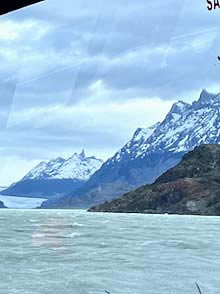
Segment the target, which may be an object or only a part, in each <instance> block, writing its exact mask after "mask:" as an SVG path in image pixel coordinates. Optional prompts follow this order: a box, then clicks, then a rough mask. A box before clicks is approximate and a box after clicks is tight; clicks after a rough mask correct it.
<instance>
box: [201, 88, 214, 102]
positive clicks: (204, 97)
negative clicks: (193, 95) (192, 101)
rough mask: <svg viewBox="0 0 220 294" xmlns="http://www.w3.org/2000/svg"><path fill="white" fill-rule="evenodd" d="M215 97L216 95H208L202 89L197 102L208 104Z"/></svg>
mask: <svg viewBox="0 0 220 294" xmlns="http://www.w3.org/2000/svg"><path fill="white" fill-rule="evenodd" d="M217 96H218V94H213V93H209V92H208V91H207V90H206V89H203V90H202V93H201V94H200V97H199V102H201V103H209V102H210V101H212V100H213V99H214V98H215V97H217Z"/></svg>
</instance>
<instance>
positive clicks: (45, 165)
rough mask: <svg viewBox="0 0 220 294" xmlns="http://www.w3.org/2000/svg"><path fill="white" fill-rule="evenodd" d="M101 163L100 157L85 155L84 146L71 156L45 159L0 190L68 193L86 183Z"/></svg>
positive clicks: (46, 194) (29, 194) (38, 194)
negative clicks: (18, 179) (19, 178)
mask: <svg viewBox="0 0 220 294" xmlns="http://www.w3.org/2000/svg"><path fill="white" fill-rule="evenodd" d="M102 164H103V161H102V160H101V159H97V158H95V157H94V156H92V157H86V155H85V152H84V150H83V151H82V153H80V154H77V153H74V154H73V156H71V157H70V158H68V159H63V158H61V157H58V158H56V159H53V160H50V161H48V162H45V161H42V162H41V163H39V164H38V165H37V166H36V167H35V168H33V169H32V170H31V171H30V172H29V173H28V174H27V175H26V176H25V177H24V178H22V179H21V180H20V181H18V182H16V183H14V184H12V185H11V186H10V187H8V188H7V189H5V190H3V191H1V194H3V195H15V196H26V197H45V198H51V197H56V196H60V195H65V194H66V193H70V192H72V191H74V190H75V189H78V188H79V187H81V186H82V185H83V184H85V182H86V181H88V179H89V178H90V177H91V175H92V174H93V173H94V172H95V171H96V170H98V169H99V168H100V167H101V165H102Z"/></svg>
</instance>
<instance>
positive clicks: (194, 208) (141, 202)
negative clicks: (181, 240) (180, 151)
mask: <svg viewBox="0 0 220 294" xmlns="http://www.w3.org/2000/svg"><path fill="white" fill-rule="evenodd" d="M219 175H220V145H215V144H212V145H211V144H207V145H203V144H202V145H200V146H198V147H195V149H194V150H193V151H190V152H189V153H187V154H185V155H184V156H183V158H182V161H181V162H180V163H179V164H178V165H177V166H175V167H173V168H171V169H169V170H168V171H166V172H165V173H164V174H163V175H161V176H160V177H159V178H158V179H157V180H156V181H155V182H154V183H153V184H151V185H149V184H148V185H144V186H142V187H141V188H138V189H137V190H135V191H132V192H129V193H127V194H125V195H124V196H122V197H121V198H119V199H115V200H112V201H111V202H107V201H106V202H105V203H104V204H101V205H98V206H95V207H92V208H90V209H89V211H92V212H94V211H96V212H97V211H98V212H124V213H148V214H149V213H153V214H157V213H162V214H164V213H169V214H184V215H185V214H190V215H220V177H219Z"/></svg>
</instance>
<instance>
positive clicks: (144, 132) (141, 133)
mask: <svg viewBox="0 0 220 294" xmlns="http://www.w3.org/2000/svg"><path fill="white" fill-rule="evenodd" d="M159 125H160V122H157V123H156V124H154V125H152V126H150V127H148V128H138V129H137V130H136V131H135V133H134V136H133V139H132V140H134V141H139V140H140V139H143V140H146V139H147V138H149V137H150V136H151V135H152V134H153V132H154V131H155V129H156V128H157V127H158V126H159Z"/></svg>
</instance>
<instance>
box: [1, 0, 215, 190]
mask: <svg viewBox="0 0 220 294" xmlns="http://www.w3.org/2000/svg"><path fill="white" fill-rule="evenodd" d="M62 2H63V3H64V4H61V1H60V0H46V1H45V2H42V3H39V4H36V5H33V6H31V7H27V8H24V9H21V10H19V11H16V12H13V13H9V14H7V15H4V16H1V17H0V64H1V66H0V160H1V165H0V174H1V179H0V185H9V184H11V183H12V182H15V181H17V180H19V179H20V178H22V177H23V176H24V175H25V174H26V173H27V172H28V171H29V170H30V169H31V168H33V167H34V166H35V165H36V164H38V163H39V161H42V160H49V159H52V158H56V157H59V156H61V157H64V158H68V157H69V156H71V155H72V154H73V153H74V152H81V150H82V149H85V150H86V153H87V155H89V156H90V155H95V156H96V157H98V158H102V159H104V160H105V159H107V158H109V157H112V156H113V155H114V153H115V152H116V151H117V150H118V149H119V148H121V147H122V146H123V145H124V144H125V143H127V141H128V140H130V139H131V137H132V135H133V133H134V132H135V130H136V129H137V128H139V127H149V126H151V125H152V124H155V123H156V122H158V121H162V120H163V119H164V118H165V116H166V114H167V112H168V111H169V110H170V108H171V106H172V104H173V103H175V102H176V101H178V100H183V101H186V102H192V101H194V100H197V99H198V97H199V94H200V92H201V90H202V89H203V88H206V89H207V90H208V91H210V92H214V93H218V92H220V83H219V72H220V63H219V62H218V60H217V56H218V55H220V38H219V36H220V34H219V16H220V9H216V10H215V11H214V10H213V11H211V12H210V11H208V9H207V3H206V1H205V0H204V1H202V0H195V1H193V2H192V1H191V0H176V1H173V0H166V1H165V0H148V1H145V0H136V1H133V0H132V1H131V0H105V1H103V0H76V1H72V0H65V1H62ZM61 5H63V6H61Z"/></svg>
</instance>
